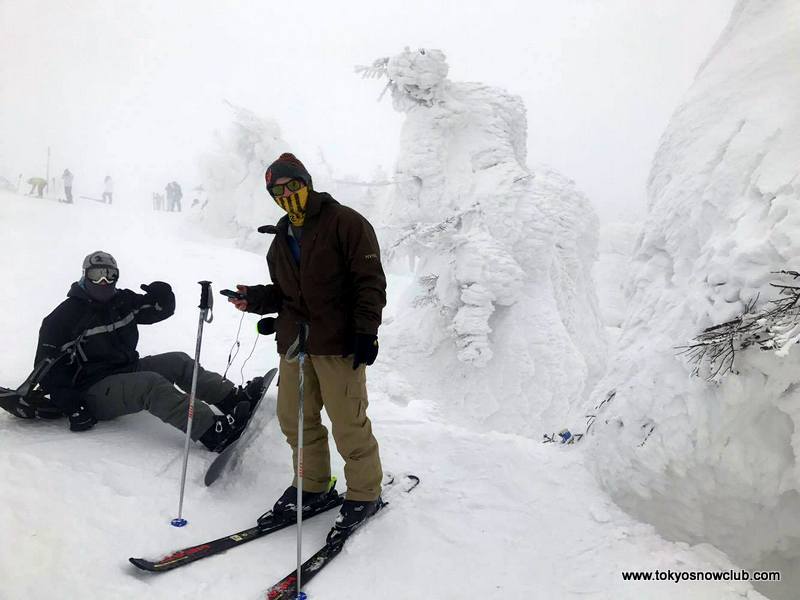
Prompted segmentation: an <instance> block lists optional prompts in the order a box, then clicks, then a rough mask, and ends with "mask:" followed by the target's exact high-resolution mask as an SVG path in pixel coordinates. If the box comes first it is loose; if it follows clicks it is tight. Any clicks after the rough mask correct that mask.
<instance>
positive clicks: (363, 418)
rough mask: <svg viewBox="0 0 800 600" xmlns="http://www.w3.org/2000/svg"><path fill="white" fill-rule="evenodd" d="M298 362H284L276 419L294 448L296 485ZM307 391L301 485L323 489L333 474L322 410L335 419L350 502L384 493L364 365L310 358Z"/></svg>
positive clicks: (306, 371)
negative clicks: (371, 421) (368, 407)
mask: <svg viewBox="0 0 800 600" xmlns="http://www.w3.org/2000/svg"><path fill="white" fill-rule="evenodd" d="M299 376H300V364H299V362H298V361H297V360H295V361H293V362H287V361H286V359H285V357H284V356H281V361H280V379H279V385H278V421H279V422H280V425H281V431H283V434H284V435H285V436H286V441H287V442H289V445H290V446H291V447H292V458H293V463H294V468H295V479H294V482H293V484H294V485H297V472H296V471H297V421H298V406H299V399H300V388H299V385H300V383H299ZM304 380H305V381H304V386H303V387H304V395H303V398H304V400H303V407H304V410H303V421H304V426H303V473H304V475H303V489H304V490H306V491H308V492H322V491H325V490H326V489H327V488H328V482H329V480H330V476H331V460H330V451H329V450H328V430H327V428H326V427H325V426H324V425H323V424H322V419H321V417H320V413H321V411H322V409H323V408H325V412H326V413H327V414H328V417H329V418H330V420H331V425H332V429H333V439H334V441H335V442H336V449H337V450H338V451H339V454H340V455H341V456H342V458H344V461H345V466H344V476H345V479H346V480H347V499H348V500H360V501H364V500H377V498H378V497H379V496H380V494H381V479H382V477H383V472H382V470H381V459H380V455H379V452H378V442H377V440H376V439H375V436H374V435H372V423H370V420H369V418H367V405H368V402H367V377H366V367H365V366H364V365H360V366H359V367H358V369H356V370H353V358H352V357H349V358H342V357H340V356H306V361H305V369H304Z"/></svg>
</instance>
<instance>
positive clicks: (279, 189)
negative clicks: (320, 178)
mask: <svg viewBox="0 0 800 600" xmlns="http://www.w3.org/2000/svg"><path fill="white" fill-rule="evenodd" d="M304 185H305V183H303V182H302V181H300V180H299V179H292V180H291V181H287V182H286V183H276V184H275V185H271V186H269V187H268V188H267V191H269V193H270V194H271V195H272V197H273V198H277V197H278V196H283V194H284V193H285V192H286V190H289V191H290V192H292V193H294V192H296V191H297V190H299V189H300V188H301V187H303V186H304Z"/></svg>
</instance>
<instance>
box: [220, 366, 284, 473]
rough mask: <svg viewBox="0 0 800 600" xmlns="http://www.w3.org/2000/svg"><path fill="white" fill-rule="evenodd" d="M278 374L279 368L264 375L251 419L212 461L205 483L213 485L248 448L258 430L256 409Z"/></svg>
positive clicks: (251, 412)
mask: <svg viewBox="0 0 800 600" xmlns="http://www.w3.org/2000/svg"><path fill="white" fill-rule="evenodd" d="M277 374H278V369H270V370H269V371H268V372H267V374H266V375H264V389H263V391H262V392H261V397H260V398H259V399H258V401H257V402H256V405H255V406H253V407H252V408H251V409H250V419H249V420H248V421H247V425H246V426H245V428H244V431H242V433H241V435H240V436H239V438H238V439H237V440H235V441H233V442H232V443H231V444H229V445H228V447H227V448H225V450H223V451H222V452H220V453H219V456H217V457H216V458H215V459H214V461H213V462H212V463H211V466H209V467H208V471H206V476H205V484H206V486H209V485H211V484H212V483H214V482H215V481H216V480H217V479H219V477H220V475H222V473H223V472H224V471H225V468H226V467H227V466H228V464H229V463H231V462H234V463H235V462H236V461H237V460H238V458H239V455H240V454H241V453H242V451H243V450H244V449H245V448H247V446H248V445H249V443H250V442H251V441H252V438H253V437H254V436H255V434H256V432H255V431H254V430H253V428H252V424H253V418H254V417H255V416H256V411H258V408H259V407H260V406H261V405H262V404H263V401H264V397H265V396H266V395H267V392H268V391H269V387H270V385H271V384H272V380H273V379H275V375H277Z"/></svg>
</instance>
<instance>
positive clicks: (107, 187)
mask: <svg viewBox="0 0 800 600" xmlns="http://www.w3.org/2000/svg"><path fill="white" fill-rule="evenodd" d="M113 196H114V180H113V179H111V175H106V178H105V179H104V180H103V202H104V203H105V202H108V203H109V204H111V202H112V200H113V199H114V198H113Z"/></svg>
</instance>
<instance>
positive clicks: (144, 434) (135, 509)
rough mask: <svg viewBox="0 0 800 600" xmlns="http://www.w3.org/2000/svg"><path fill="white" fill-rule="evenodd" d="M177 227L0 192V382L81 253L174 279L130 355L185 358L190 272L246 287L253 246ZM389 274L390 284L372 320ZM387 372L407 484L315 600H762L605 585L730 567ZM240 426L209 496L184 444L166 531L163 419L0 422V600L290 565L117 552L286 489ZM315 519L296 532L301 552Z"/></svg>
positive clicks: (563, 449)
mask: <svg viewBox="0 0 800 600" xmlns="http://www.w3.org/2000/svg"><path fill="white" fill-rule="evenodd" d="M186 219H187V217H186V215H182V214H178V213H146V214H142V213H133V212H126V211H125V208H124V199H120V200H119V202H118V203H115V204H114V205H113V207H108V206H104V205H100V204H94V203H91V202H89V203H83V204H80V203H79V204H77V205H74V206H68V205H63V204H57V203H55V202H53V201H49V200H39V199H34V198H29V197H24V196H17V195H14V194H10V193H6V192H0V222H2V223H3V235H2V236H0V255H2V257H3V259H2V261H0V265H1V266H0V275H2V280H3V281H4V282H5V291H4V294H3V296H2V310H0V336H2V340H3V344H2V346H0V366H1V367H2V368H1V369H0V371H1V372H2V379H3V382H4V383H6V384H8V385H16V384H17V383H18V382H19V381H21V380H22V379H23V378H24V377H25V375H26V374H27V372H28V370H29V368H30V366H31V363H32V361H33V356H34V348H35V343H36V336H37V331H38V327H39V323H40V320H41V318H42V317H43V316H44V315H46V314H47V313H48V312H49V311H50V310H51V309H52V308H53V307H54V306H55V305H56V304H58V303H59V302H60V301H61V300H62V298H63V297H64V295H65V293H66V291H67V289H68V287H69V285H70V283H71V282H72V281H73V280H75V279H76V278H77V277H78V276H79V274H80V264H81V260H82V258H83V256H84V255H85V254H87V253H88V252H90V251H92V250H96V249H98V248H102V249H105V250H107V251H110V252H112V253H113V254H114V255H115V256H116V258H117V259H118V261H119V264H120V268H121V280H120V285H121V286H123V287H128V288H131V289H138V286H139V284H140V283H147V282H150V281H152V280H155V279H160V280H165V281H168V282H170V283H171V284H172V285H173V287H174V289H175V293H176V296H177V303H178V308H177V311H176V314H175V315H174V316H173V317H172V318H170V319H168V320H167V321H165V322H163V323H160V324H156V325H152V326H143V327H141V334H142V336H141V344H140V349H141V351H142V354H148V353H157V352H162V351H169V350H183V351H185V352H187V353H189V354H193V353H194V345H195V334H196V330H197V318H198V310H197V308H196V307H197V303H198V292H199V286H198V285H197V283H196V282H197V281H199V280H201V279H210V280H211V281H213V282H214V289H215V290H218V289H220V288H222V287H230V286H232V285H234V284H235V283H237V282H244V283H254V282H260V281H263V280H264V278H265V277H266V267H265V264H264V259H263V256H262V255H260V254H255V253H248V252H244V251H241V250H237V249H234V248H233V247H232V242H226V241H225V240H215V239H211V238H207V237H203V236H202V235H201V234H196V233H193V232H192V230H191V229H187V222H186ZM266 242H267V240H266V238H265V239H264V244H265V245H266ZM406 285H407V281H406V280H405V279H403V278H398V277H392V278H390V280H389V286H390V287H389V296H390V304H389V307H388V309H387V310H388V312H389V313H391V312H392V310H393V309H392V307H393V306H394V305H395V304H396V302H397V298H398V296H399V295H400V294H402V293H403V290H404V287H405V286H406ZM217 298H221V297H220V296H218V295H217ZM239 318H240V317H239V315H238V314H237V313H235V311H234V310H232V309H231V308H229V307H228V306H227V305H224V304H222V303H218V304H217V307H216V310H215V319H214V321H213V323H211V324H209V325H207V326H206V328H205V334H204V338H203V349H202V362H203V364H204V366H205V367H207V368H211V369H216V370H219V371H222V370H223V369H224V367H225V363H226V357H227V355H228V350H229V348H230V346H231V343H232V341H233V340H234V338H235V335H236V330H237V326H238V324H239ZM255 321H256V317H255V316H253V315H247V316H245V324H244V326H243V328H242V334H241V338H242V349H241V352H240V355H239V358H238V359H237V360H236V363H235V366H234V367H233V368H232V369H231V371H230V374H231V375H232V376H233V377H234V379H237V380H238V378H239V372H240V365H241V360H242V357H243V356H245V355H247V354H248V353H249V352H250V348H251V347H252V343H253V339H254V335H255V332H254V324H255ZM276 362H277V361H276V355H275V351H274V345H273V342H272V340H271V339H265V338H262V339H261V340H260V341H259V343H258V346H257V347H256V350H255V352H254V353H253V357H252V358H251V359H250V361H249V362H248V363H247V365H246V367H245V369H244V375H243V376H244V378H250V377H252V376H254V375H256V374H258V373H262V372H263V371H265V370H266V369H268V368H270V367H272V366H274V365H275V364H276ZM393 368H394V365H393V364H391V363H389V362H387V361H386V359H385V358H382V357H380V356H379V357H378V361H377V362H376V364H375V365H374V366H373V367H371V368H370V369H369V387H370V398H371V406H370V413H371V416H372V419H373V424H374V429H375V433H376V436H377V438H378V440H379V442H380V444H381V454H382V458H383V462H384V467H385V469H386V470H387V471H394V472H398V473H401V472H406V471H408V472H414V473H416V474H418V475H419V476H420V477H421V479H422V484H421V485H420V487H419V488H417V490H416V491H415V492H414V493H413V494H412V495H409V496H407V497H406V498H403V499H401V500H398V501H396V502H394V503H393V504H392V505H390V507H389V508H388V509H387V510H386V511H385V512H384V513H382V514H381V515H380V516H379V517H377V518H376V519H375V521H374V522H372V523H371V524H370V525H369V526H368V527H366V528H365V529H363V530H362V531H361V532H359V533H358V534H357V535H356V536H354V537H353V539H352V540H351V541H350V542H348V545H347V547H346V548H345V550H344V551H343V553H342V554H341V555H340V556H339V557H338V558H336V560H335V561H334V562H333V563H331V565H330V566H329V567H328V568H327V569H326V570H325V571H324V572H322V573H321V574H320V575H318V577H317V578H316V579H315V580H314V581H313V582H312V583H311V585H309V586H308V588H307V590H306V591H307V592H308V593H309V597H310V598H312V599H313V600H325V599H328V600H333V599H341V598H354V599H367V598H381V599H386V600H406V599H410V598H435V599H437V600H443V599H450V600H463V599H468V598H498V599H499V598H509V597H515V598H559V599H570V598H574V599H581V600H586V599H606V598H609V599H611V598H613V599H615V600H620V599H623V600H624V599H630V600H634V599H636V600H638V599H640V598H650V599H652V598H657V599H664V600H666V599H672V598H676V597H681V598H687V599H694V600H701V599H703V600H705V599H707V598H720V599H730V600H733V599H737V600H740V599H741V598H748V599H751V600H753V599H756V598H762V596H761V595H760V594H757V593H756V592H754V591H752V590H751V588H750V586H749V584H743V583H724V582H694V583H688V582H687V583H680V584H676V583H675V582H668V581H664V582H641V583H633V582H626V581H623V579H622V576H621V571H623V570H655V569H661V570H667V569H672V570H674V571H694V570H726V569H730V568H734V565H732V563H730V561H728V559H727V558H726V557H725V556H724V555H723V554H722V553H720V552H718V551H716V550H715V549H713V548H712V547H710V546H707V545H701V546H695V547H691V546H689V545H687V544H682V543H672V542H667V541H665V540H664V539H662V538H661V537H659V536H658V535H657V534H655V533H654V531H653V529H652V527H651V526H648V525H643V524H641V523H638V522H636V521H634V520H633V519H631V518H630V517H629V516H627V515H626V514H624V513H623V512H622V511H621V510H619V509H618V508H617V507H616V506H615V505H614V504H613V503H612V502H611V501H610V500H609V499H608V497H607V496H606V495H605V494H604V493H603V492H602V491H600V490H599V489H598V487H597V485H596V483H595V481H594V478H593V476H592V475H591V474H590V473H589V472H588V470H587V469H586V468H585V467H584V465H583V463H584V456H583V454H582V451H581V448H580V447H579V446H556V445H543V444H540V443H538V442H537V441H535V440H531V439H530V438H528V437H523V436H516V435H509V434H498V433H477V432H474V431H470V430H468V429H464V428H460V427H457V426H454V425H452V424H451V423H449V422H447V421H444V420H442V419H441V418H440V416H439V415H438V414H437V412H436V411H435V410H433V409H432V408H431V407H432V406H433V403H432V401H431V399H430V398H426V397H409V398H406V399H405V400H406V402H407V404H406V403H400V402H394V401H393V400H392V399H391V394H390V392H391V391H393V390H391V389H390V388H391V382H392V380H393V378H394V377H395V376H396V374H395V373H394V372H393ZM445 376H446V374H444V373H443V374H442V377H445ZM254 426H257V427H259V428H261V430H262V431H261V433H260V434H259V436H258V437H257V438H256V439H255V441H254V443H253V445H252V446H251V448H250V449H249V451H248V452H247V453H246V454H245V455H244V457H243V461H242V463H241V464H240V465H239V466H238V467H237V468H236V469H235V470H234V471H233V472H232V473H230V474H229V476H226V477H224V478H223V479H222V480H221V481H219V482H218V483H217V484H215V485H214V486H213V487H211V488H206V487H204V486H203V483H202V477H203V473H204V471H205V469H206V467H207V466H208V465H209V463H210V461H211V459H212V455H211V454H210V453H208V452H206V451H205V450H203V449H202V448H201V447H200V446H194V447H192V449H191V456H190V459H189V475H188V481H187V488H186V500H185V507H184V516H185V517H187V518H188V520H189V525H188V526H187V527H186V528H184V529H175V528H173V527H171V526H170V525H169V521H170V519H171V518H173V517H174V516H175V513H176V510H177V501H178V486H179V479H180V469H181V455H182V449H183V437H182V435H181V434H179V433H178V432H177V431H176V430H174V429H172V428H171V427H169V426H168V425H166V424H163V423H161V422H160V421H158V420H157V419H156V418H155V417H153V416H151V415H149V414H147V413H141V414H138V415H133V416H129V417H125V418H121V419H118V420H115V421H112V422H104V423H99V424H98V425H97V426H96V427H95V428H94V429H92V430H91V431H88V432H85V433H71V432H70V431H69V430H68V427H67V423H66V421H64V420H62V421H55V422H28V421H22V420H19V419H16V418H14V417H13V416H11V415H8V414H7V413H2V414H0V457H2V458H0V482H2V484H1V485H0V535H1V539H2V543H0V582H2V583H1V584H0V598H2V600H45V599H47V600H49V599H51V598H54V597H58V598H59V599H63V600H87V599H95V598H96V599H103V600H106V599H112V598H113V599H135V600H140V599H142V598H147V599H149V600H157V599H170V600H174V599H175V598H241V599H244V598H253V599H254V600H255V599H257V598H261V597H263V591H264V590H265V589H266V588H267V587H268V586H269V585H271V584H273V583H274V582H276V581H277V580H278V579H279V578H281V577H283V576H284V575H285V574H287V573H288V572H289V571H290V570H291V569H292V568H293V565H294V557H295V532H294V531H292V530H291V529H288V530H285V531H283V532H280V533H277V534H274V535H272V536H270V537H268V538H265V539H263V540H258V541H255V542H252V543H250V544H248V545H247V546H245V547H243V548H239V549H235V550H232V551H230V552H228V553H226V554H223V555H220V556H217V557H213V558H209V559H206V560H203V561H201V562H198V563H195V564H194V565H191V566H188V567H184V568H182V569H179V570H178V571H174V572H171V573H166V574H161V575H150V574H144V573H141V572H138V571H136V570H135V569H134V568H133V567H132V566H131V565H129V564H128V562H127V559H128V557H129V556H146V557H159V556H161V555H163V554H165V553H167V552H168V551H170V550H173V549H176V548H179V547H182V546H186V545H190V544H194V543H199V542H202V541H205V540H209V539H214V538H216V537H220V536H223V535H225V534H228V533H231V532H233V531H237V530H239V529H244V528H246V527H248V526H250V525H251V524H252V523H253V521H254V519H255V518H256V517H257V516H258V515H259V514H260V513H261V512H262V511H263V510H264V509H266V508H267V507H269V506H270V505H271V504H272V502H273V501H274V499H275V498H276V497H277V495H278V494H279V493H280V492H282V491H283V489H284V487H285V486H286V485H287V484H288V482H289V480H290V473H291V468H290V464H289V461H290V454H289V452H288V449H287V447H286V444H285V442H284V440H283V439H282V438H281V434H280V432H279V429H278V427H277V424H276V422H275V420H274V418H272V415H271V414H270V412H269V411H266V412H263V413H261V414H259V415H258V417H257V421H256V422H255V423H254ZM334 455H335V453H334ZM335 461H336V462H335V465H334V470H335V473H336V474H337V475H338V477H339V479H340V480H342V479H343V475H342V465H341V462H340V461H339V460H338V458H336V459H335ZM333 518H334V515H333V514H331V515H328V516H324V517H318V518H316V519H314V520H313V521H308V522H307V523H306V524H305V525H304V535H305V543H304V550H305V552H306V554H307V555H309V554H310V553H311V552H312V551H313V550H314V549H315V547H316V546H317V545H318V544H320V543H321V542H322V540H323V539H324V536H325V533H326V532H327V530H328V528H329V527H330V526H331V523H332V520H333Z"/></svg>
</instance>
